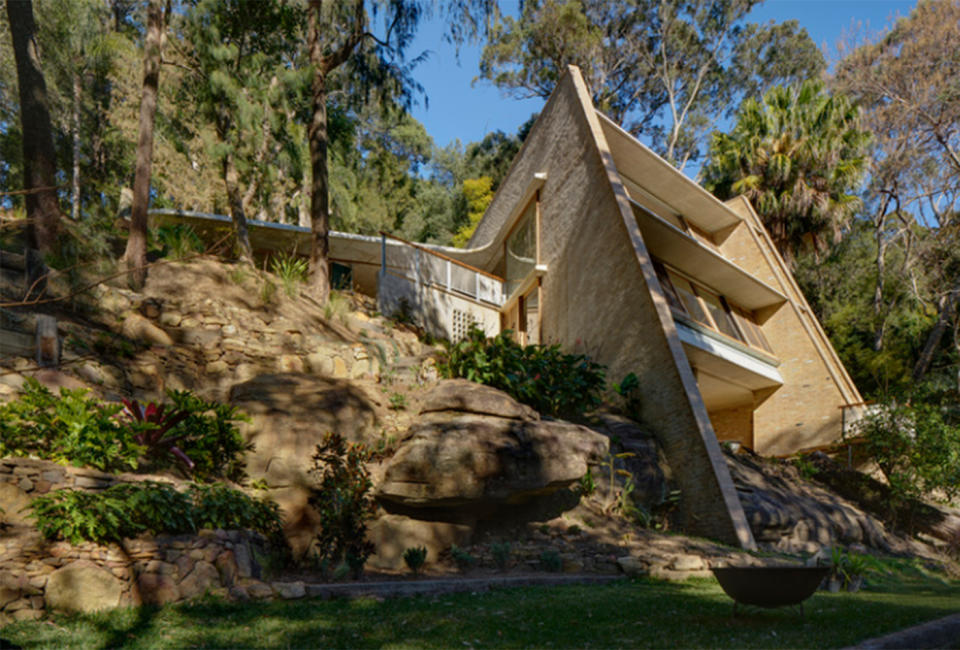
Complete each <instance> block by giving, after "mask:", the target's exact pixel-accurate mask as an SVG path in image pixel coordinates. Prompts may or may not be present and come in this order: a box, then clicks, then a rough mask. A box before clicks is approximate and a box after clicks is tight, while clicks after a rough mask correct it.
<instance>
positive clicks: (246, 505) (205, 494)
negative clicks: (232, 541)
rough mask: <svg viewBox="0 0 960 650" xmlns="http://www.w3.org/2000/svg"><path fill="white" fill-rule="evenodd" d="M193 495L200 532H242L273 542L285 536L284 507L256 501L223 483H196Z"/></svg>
mask: <svg viewBox="0 0 960 650" xmlns="http://www.w3.org/2000/svg"><path fill="white" fill-rule="evenodd" d="M189 494H190V498H191V499H192V501H193V507H194V514H193V517H194V520H195V521H196V524H197V527H198V528H242V529H246V530H255V531H257V532H259V533H263V534H264V535H266V536H267V537H272V538H277V537H278V536H280V535H282V533H283V517H282V515H281V514H280V506H278V505H277V504H276V502H274V501H261V500H259V499H254V498H253V497H251V496H250V495H248V494H246V493H245V492H241V491H240V490H235V489H233V488H231V487H229V486H227V485H224V484H223V483H212V484H201V483H194V484H193V485H191V486H190V489H189Z"/></svg>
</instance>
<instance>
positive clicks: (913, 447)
mask: <svg viewBox="0 0 960 650" xmlns="http://www.w3.org/2000/svg"><path fill="white" fill-rule="evenodd" d="M856 432H857V433H858V434H859V435H861V436H863V438H864V439H866V445H865V447H866V450H867V453H868V454H869V455H870V457H871V458H872V459H873V460H874V461H875V462H876V463H877V465H878V466H879V467H880V471H881V472H883V475H884V477H885V478H886V479H887V482H888V483H889V485H890V488H891V491H892V496H893V500H892V502H891V504H890V506H891V517H892V518H895V516H896V513H897V511H898V510H900V509H902V508H904V507H906V511H907V513H908V514H907V516H908V518H909V521H906V522H897V523H898V524H900V525H905V526H906V527H907V529H909V528H911V527H912V517H913V514H912V513H913V505H912V504H914V503H916V501H917V499H919V498H920V497H922V496H928V495H939V496H941V497H942V498H945V499H953V498H956V497H957V496H960V422H957V421H956V419H955V418H954V417H951V415H950V413H949V411H948V410H947V409H945V408H941V407H938V406H935V405H928V404H919V405H914V406H909V405H906V406H905V405H896V404H890V405H884V406H881V407H879V408H877V409H876V410H875V411H873V412H872V413H869V414H868V415H866V416H865V417H864V418H862V419H861V420H860V421H859V422H857V424H856Z"/></svg>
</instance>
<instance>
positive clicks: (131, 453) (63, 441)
mask: <svg viewBox="0 0 960 650" xmlns="http://www.w3.org/2000/svg"><path fill="white" fill-rule="evenodd" d="M167 395H168V396H169V398H170V400H171V402H172V405H171V407H169V410H168V407H167V406H164V405H157V404H153V403H150V404H147V405H145V406H142V405H140V404H139V403H138V402H136V401H133V402H125V404H126V417H117V415H118V414H119V413H120V411H121V410H122V407H121V406H119V405H115V404H102V403H100V402H98V401H97V400H95V399H92V398H90V397H88V396H87V392H86V391H85V390H68V389H61V390H60V394H59V395H54V394H53V393H52V392H51V391H50V390H48V389H47V388H45V387H44V386H42V385H41V384H40V383H39V382H37V381H36V380H34V379H28V380H27V381H26V383H25V384H24V389H23V393H22V394H21V396H20V398H19V399H16V400H14V401H12V402H9V403H7V404H3V405H0V456H28V455H33V456H37V457H39V458H44V459H48V460H55V461H57V462H62V463H71V464H74V465H87V466H90V467H95V468H96V469H99V470H101V471H105V472H122V471H129V470H134V469H138V468H140V469H143V468H147V469H164V468H167V467H171V466H174V465H176V464H178V463H179V464H181V465H182V467H184V468H185V469H186V470H187V471H189V472H190V473H191V474H192V476H193V477H194V478H197V479H199V480H204V481H207V480H212V479H216V478H227V479H231V480H234V481H239V480H241V479H242V478H243V476H244V471H243V465H244V461H243V454H244V452H245V451H247V450H248V449H250V448H251V446H250V445H247V444H245V443H244V441H243V437H242V436H241V435H240V432H239V430H238V429H237V427H236V422H238V421H241V420H243V419H245V416H244V415H242V414H241V413H240V412H239V411H237V409H236V408H234V407H233V406H230V405H227V404H220V403H218V402H208V401H206V400H203V399H201V398H200V397H197V396H196V395H193V394H192V393H190V392H189V391H170V392H169V393H167Z"/></svg>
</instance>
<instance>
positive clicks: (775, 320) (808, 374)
mask: <svg viewBox="0 0 960 650" xmlns="http://www.w3.org/2000/svg"><path fill="white" fill-rule="evenodd" d="M728 205H730V207H731V208H733V209H734V210H735V211H736V212H737V213H738V214H740V216H742V217H743V218H744V220H745V222H744V223H743V224H741V225H740V226H738V227H737V228H736V229H735V230H734V231H733V232H732V233H731V234H730V236H729V237H728V238H727V239H726V240H725V241H724V242H723V244H722V245H721V250H722V251H723V254H724V255H725V256H727V257H728V258H729V259H731V260H732V261H734V262H735V263H736V264H738V265H739V266H740V267H742V268H743V269H745V270H747V271H749V272H750V273H752V274H753V275H755V276H757V277H758V278H760V279H761V280H763V281H765V282H767V283H768V284H770V285H771V286H773V287H775V288H777V289H778V290H780V291H781V292H782V293H783V294H784V295H785V296H787V298H788V302H787V304H785V305H783V306H782V307H781V308H780V309H779V310H778V311H777V313H775V314H774V315H773V316H771V317H770V318H769V319H768V320H767V321H766V322H765V323H763V325H762V326H761V327H762V329H763V332H764V334H765V335H766V337H767V340H768V341H769V342H770V345H771V347H772V348H773V352H774V354H775V355H776V356H777V358H779V359H780V362H781V365H780V367H779V368H778V370H779V371H780V374H781V375H782V376H783V380H784V383H783V386H782V387H781V388H779V389H778V390H777V391H776V392H774V393H773V394H772V395H771V396H770V397H769V398H767V399H766V400H765V401H764V402H763V403H762V404H760V405H759V406H758V407H757V409H756V411H755V413H754V420H753V426H754V431H753V437H754V450H755V451H756V452H757V453H760V454H764V455H779V454H788V453H792V452H795V451H797V450H799V449H804V448H808V447H814V446H819V445H824V444H828V443H831V442H834V441H836V440H837V439H839V438H840V437H841V433H842V428H843V412H842V408H841V407H842V406H843V405H845V404H855V403H858V402H861V401H862V398H861V397H860V394H859V393H858V392H857V389H856V387H855V386H854V384H853V382H852V381H851V379H850V377H849V375H847V372H846V370H845V369H844V368H843V365H842V364H841V363H840V360H839V359H838V358H837V356H836V353H835V352H834V350H833V348H832V347H831V345H830V342H829V340H828V339H827V337H826V335H825V334H824V333H823V330H822V329H821V327H820V324H819V323H818V322H817V319H816V316H815V315H814V314H813V311H812V310H811V309H810V307H809V305H808V304H807V302H806V299H805V298H804V297H803V294H802V293H800V291H799V288H798V287H797V285H796V282H795V281H794V280H793V278H792V276H790V275H789V271H788V270H787V267H786V265H785V264H784V262H783V260H782V258H781V257H780V256H779V254H778V253H777V251H776V249H775V248H774V247H773V244H772V242H771V241H770V239H769V237H768V236H767V234H766V232H765V231H763V230H762V227H761V226H760V222H759V219H758V218H757V216H756V214H755V213H754V212H753V210H752V209H751V208H750V206H749V204H748V203H747V202H746V200H745V199H736V200H733V201H730V202H728Z"/></svg>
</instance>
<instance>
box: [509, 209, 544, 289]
mask: <svg viewBox="0 0 960 650" xmlns="http://www.w3.org/2000/svg"><path fill="white" fill-rule="evenodd" d="M536 205H537V204H536V202H535V201H531V202H530V206H529V207H528V208H527V210H526V212H524V213H523V216H522V217H520V221H518V222H517V225H516V226H514V228H513V231H512V232H511V233H510V236H509V237H507V245H506V253H505V254H506V258H507V264H506V267H507V274H506V275H507V277H506V281H507V282H506V285H507V286H506V292H507V295H508V296H510V295H511V294H513V292H514V291H516V289H517V287H519V286H520V285H521V283H523V280H524V279H525V278H526V277H527V276H528V275H529V274H530V273H531V272H532V271H533V269H534V267H535V266H536V265H537V219H536Z"/></svg>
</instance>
